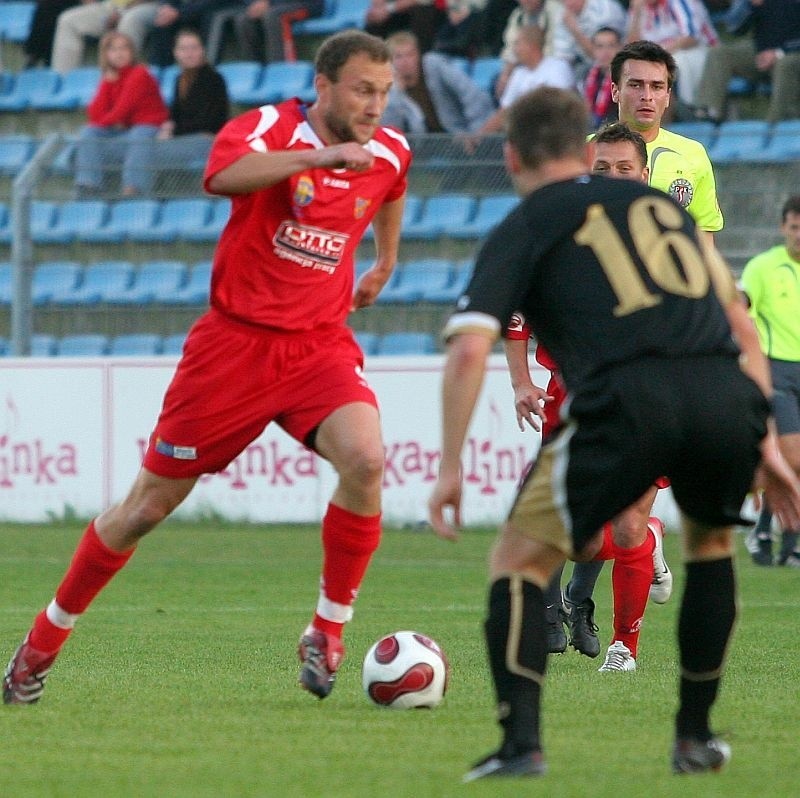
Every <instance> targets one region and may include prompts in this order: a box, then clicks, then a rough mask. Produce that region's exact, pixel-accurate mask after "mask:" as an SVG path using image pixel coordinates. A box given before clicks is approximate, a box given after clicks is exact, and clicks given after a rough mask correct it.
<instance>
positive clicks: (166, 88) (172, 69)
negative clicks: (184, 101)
mask: <svg viewBox="0 0 800 798" xmlns="http://www.w3.org/2000/svg"><path fill="white" fill-rule="evenodd" d="M180 71H181V68H180V67H179V66H178V65H177V64H170V65H169V66H165V67H163V68H162V69H161V71H160V72H159V74H158V75H157V76H156V80H158V86H159V88H160V89H161V96H162V97H163V98H164V102H165V103H166V104H167V105H172V101H173V100H174V99H175V81H176V80H177V77H178V75H179V74H180Z"/></svg>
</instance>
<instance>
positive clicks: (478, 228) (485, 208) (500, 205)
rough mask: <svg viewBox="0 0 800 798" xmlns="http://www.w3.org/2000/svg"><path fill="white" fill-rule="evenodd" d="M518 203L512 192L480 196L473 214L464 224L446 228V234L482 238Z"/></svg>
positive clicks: (517, 198) (455, 236)
mask: <svg viewBox="0 0 800 798" xmlns="http://www.w3.org/2000/svg"><path fill="white" fill-rule="evenodd" d="M518 203H519V197H516V196H514V195H513V194H494V195H492V196H487V197H481V198H480V199H479V200H478V209H477V211H476V212H475V215H474V216H473V217H472V218H471V219H470V220H469V221H467V222H465V223H464V224H460V225H458V226H457V227H453V228H452V229H450V230H448V235H449V236H452V237H453V238H482V237H483V236H485V235H486V234H487V233H488V232H489V231H490V230H491V229H492V228H493V227H495V225H497V224H498V223H499V222H500V221H502V220H503V219H504V218H505V217H506V215H507V214H508V212H509V211H510V210H511V209H512V208H514V207H515V206H516V205H517V204H518Z"/></svg>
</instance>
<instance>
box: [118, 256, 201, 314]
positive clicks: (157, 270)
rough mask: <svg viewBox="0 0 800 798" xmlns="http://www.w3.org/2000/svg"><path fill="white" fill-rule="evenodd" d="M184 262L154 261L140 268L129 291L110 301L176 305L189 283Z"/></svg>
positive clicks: (133, 303) (132, 303)
mask: <svg viewBox="0 0 800 798" xmlns="http://www.w3.org/2000/svg"><path fill="white" fill-rule="evenodd" d="M187 274H188V269H187V268H186V264H185V263H184V262H183V261H179V260H153V261H147V262H146V263H143V264H141V265H140V266H139V268H138V269H137V270H136V272H135V276H134V280H133V284H132V285H131V286H130V288H129V289H128V290H127V291H124V292H120V293H119V294H118V295H117V296H115V297H113V298H111V299H109V301H110V302H113V303H114V304H127V305H146V304H149V303H152V302H164V303H168V304H174V303H176V302H177V300H176V297H177V296H178V295H179V294H180V292H181V289H182V288H183V286H184V285H185V284H186V282H187Z"/></svg>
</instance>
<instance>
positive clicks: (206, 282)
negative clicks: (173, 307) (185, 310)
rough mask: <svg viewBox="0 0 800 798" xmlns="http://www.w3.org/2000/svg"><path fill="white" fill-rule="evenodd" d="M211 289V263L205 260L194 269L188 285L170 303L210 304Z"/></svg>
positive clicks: (190, 273) (190, 274)
mask: <svg viewBox="0 0 800 798" xmlns="http://www.w3.org/2000/svg"><path fill="white" fill-rule="evenodd" d="M210 288H211V261H210V260H203V261H200V262H199V263H196V264H195V265H194V266H193V267H192V269H191V271H190V272H189V279H188V280H187V282H186V285H184V286H183V288H181V289H180V290H179V291H177V292H176V293H175V294H174V296H172V297H171V298H170V299H169V301H170V302H173V303H175V304H177V305H204V304H206V303H208V294H209V290H210ZM165 301H166V300H165Z"/></svg>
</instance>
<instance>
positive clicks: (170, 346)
mask: <svg viewBox="0 0 800 798" xmlns="http://www.w3.org/2000/svg"><path fill="white" fill-rule="evenodd" d="M185 341H186V333H173V334H172V335H165V336H164V340H163V342H162V347H161V354H162V355H181V354H183V344H184V342H185Z"/></svg>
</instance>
